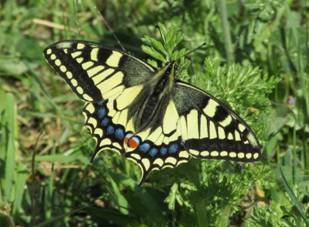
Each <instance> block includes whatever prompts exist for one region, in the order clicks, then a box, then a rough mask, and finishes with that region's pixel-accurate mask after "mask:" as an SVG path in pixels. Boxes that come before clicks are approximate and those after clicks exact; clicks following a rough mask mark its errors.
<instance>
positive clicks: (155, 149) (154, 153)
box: [149, 147, 158, 157]
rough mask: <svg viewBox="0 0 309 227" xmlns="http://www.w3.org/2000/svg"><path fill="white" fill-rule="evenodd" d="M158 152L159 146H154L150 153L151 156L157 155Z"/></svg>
mask: <svg viewBox="0 0 309 227" xmlns="http://www.w3.org/2000/svg"><path fill="white" fill-rule="evenodd" d="M157 154H158V149H157V148H155V147H153V148H151V149H150V151H149V155H150V156H151V157H155V156H156V155H157Z"/></svg>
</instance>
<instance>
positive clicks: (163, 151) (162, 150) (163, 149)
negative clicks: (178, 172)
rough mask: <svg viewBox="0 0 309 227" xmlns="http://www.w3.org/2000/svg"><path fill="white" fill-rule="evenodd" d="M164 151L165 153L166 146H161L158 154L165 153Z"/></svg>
mask: <svg viewBox="0 0 309 227" xmlns="http://www.w3.org/2000/svg"><path fill="white" fill-rule="evenodd" d="M166 153H167V148H166V147H161V149H160V154H161V155H166Z"/></svg>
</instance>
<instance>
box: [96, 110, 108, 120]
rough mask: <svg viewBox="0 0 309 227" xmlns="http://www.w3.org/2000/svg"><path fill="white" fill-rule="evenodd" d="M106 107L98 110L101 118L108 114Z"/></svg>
mask: <svg viewBox="0 0 309 227" xmlns="http://www.w3.org/2000/svg"><path fill="white" fill-rule="evenodd" d="M106 112H107V111H106V108H105V107H100V108H99V110H98V117H99V118H100V119H102V118H103V117H105V115H106Z"/></svg>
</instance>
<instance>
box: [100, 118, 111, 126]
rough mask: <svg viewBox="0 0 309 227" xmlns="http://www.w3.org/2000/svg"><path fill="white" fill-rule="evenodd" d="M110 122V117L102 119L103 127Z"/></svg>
mask: <svg viewBox="0 0 309 227" xmlns="http://www.w3.org/2000/svg"><path fill="white" fill-rule="evenodd" d="M109 122H110V120H109V118H107V117H106V118H104V119H103V120H102V121H101V125H102V126H103V127H106V126H107V125H108V124H109Z"/></svg>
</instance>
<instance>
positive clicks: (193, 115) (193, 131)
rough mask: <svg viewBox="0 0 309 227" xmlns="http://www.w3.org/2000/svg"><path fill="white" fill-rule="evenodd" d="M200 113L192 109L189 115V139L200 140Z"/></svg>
mask: <svg viewBox="0 0 309 227" xmlns="http://www.w3.org/2000/svg"><path fill="white" fill-rule="evenodd" d="M197 118H198V112H197V110H195V109H192V110H191V111H190V113H189V114H188V115H187V130H188V137H189V138H195V139H198V138H199V129H198V119H197Z"/></svg>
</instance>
